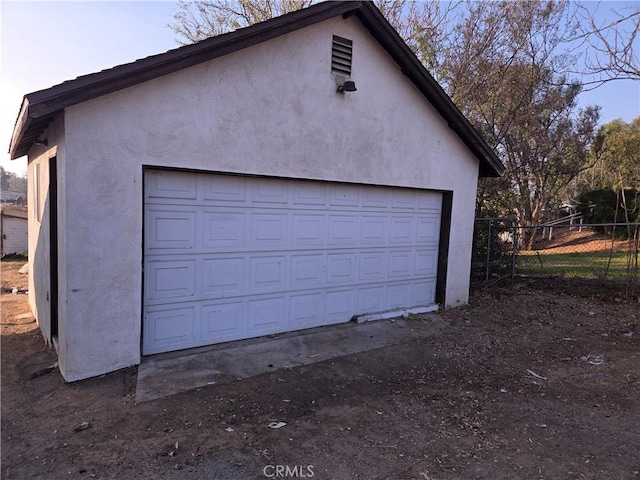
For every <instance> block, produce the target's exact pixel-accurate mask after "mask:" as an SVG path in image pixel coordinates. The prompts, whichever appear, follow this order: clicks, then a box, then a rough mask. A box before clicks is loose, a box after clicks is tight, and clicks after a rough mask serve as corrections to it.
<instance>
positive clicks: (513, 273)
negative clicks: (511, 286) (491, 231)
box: [511, 225, 519, 278]
mask: <svg viewBox="0 0 640 480" xmlns="http://www.w3.org/2000/svg"><path fill="white" fill-rule="evenodd" d="M518 246H519V239H518V226H517V225H514V226H513V253H512V255H511V278H515V276H516V263H517V260H518Z"/></svg>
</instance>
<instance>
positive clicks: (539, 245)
mask: <svg viewBox="0 0 640 480" xmlns="http://www.w3.org/2000/svg"><path fill="white" fill-rule="evenodd" d="M533 249H534V250H539V251H545V252H546V253H562V252H565V253H566V252H606V251H609V250H612V251H614V252H626V251H628V250H630V244H629V241H627V240H615V239H614V240H612V239H611V238H610V237H607V236H606V235H602V234H600V233H597V232H594V231H592V230H584V231H582V232H579V231H577V230H569V229H568V228H561V227H558V228H556V230H555V231H554V233H553V235H552V238H551V240H549V239H547V238H540V239H537V240H536V241H535V242H534V246H533Z"/></svg>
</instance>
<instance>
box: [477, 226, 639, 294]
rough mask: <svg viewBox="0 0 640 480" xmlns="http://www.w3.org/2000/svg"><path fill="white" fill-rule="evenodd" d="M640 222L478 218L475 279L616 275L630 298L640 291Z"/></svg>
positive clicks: (491, 281) (489, 280) (484, 281)
mask: <svg viewBox="0 0 640 480" xmlns="http://www.w3.org/2000/svg"><path fill="white" fill-rule="evenodd" d="M639 247H640V223H632V224H623V223H618V224H613V223H602V224H582V223H580V222H572V223H570V224H565V225H559V224H552V225H549V224H547V225H541V226H538V227H518V226H516V225H515V222H514V221H513V220H510V219H504V218H482V219H476V223H475V232H474V249H473V260H472V281H473V282H474V283H485V284H490V283H493V282H495V281H498V280H501V279H504V278H510V277H511V278H512V277H514V276H516V275H522V276H562V277H580V278H595V279H610V280H618V281H620V283H621V285H624V287H623V288H625V290H626V292H625V295H626V296H627V297H628V298H631V297H633V296H634V295H636V294H637V293H640V282H639V276H640V272H639V266H638V261H639V251H640V248H639Z"/></svg>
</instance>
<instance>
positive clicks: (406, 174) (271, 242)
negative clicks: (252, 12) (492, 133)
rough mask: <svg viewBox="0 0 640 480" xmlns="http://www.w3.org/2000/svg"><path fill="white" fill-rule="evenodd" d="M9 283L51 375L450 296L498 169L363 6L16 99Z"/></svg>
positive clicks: (464, 282)
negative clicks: (30, 320) (18, 164)
mask: <svg viewBox="0 0 640 480" xmlns="http://www.w3.org/2000/svg"><path fill="white" fill-rule="evenodd" d="M10 154H11V156H12V158H17V157H20V156H22V155H28V163H29V167H28V176H29V180H28V183H29V197H28V198H29V227H30V237H29V258H30V262H31V263H30V266H31V267H32V268H31V269H30V281H29V298H30V302H31V307H32V309H33V311H34V314H35V315H36V318H37V320H38V324H39V326H40V328H41V329H42V332H43V335H44V337H45V338H46V340H47V341H49V342H52V343H53V344H54V345H55V346H56V348H57V351H58V359H59V362H58V363H59V366H60V371H61V372H62V375H63V376H64V378H65V379H67V380H68V381H72V380H79V379H82V378H87V377H91V376H95V375H100V374H103V373H105V372H109V371H114V370H117V369H119V368H123V367H127V366H131V365H135V364H138V363H139V362H140V361H141V358H142V356H145V355H152V354H156V353H161V352H169V351H172V350H180V349H187V348H193V347H200V346H204V345H211V344H216V343H221V342H228V341H233V340H239V339H246V338H251V337H259V336H264V335H270V334H275V333H280V332H288V331H294V330H301V329H305V328H310V327H319V326H324V325H331V324H337V323H341V322H348V321H349V320H350V319H352V318H353V317H357V316H362V315H370V316H372V317H376V318H380V317H384V316H387V317H390V316H395V315H398V314H400V313H406V312H424V311H430V310H434V309H437V308H438V306H441V307H443V308H446V307H455V306H458V305H463V304H465V303H466V302H467V301H468V296H469V277H470V268H471V247H472V237H473V223H474V210H475V197H476V189H477V181H478V177H479V176H483V177H491V176H498V175H500V174H501V172H502V171H503V166H502V164H501V163H500V161H499V160H498V158H497V157H496V155H495V153H494V152H493V151H492V149H491V148H490V147H489V146H488V145H487V144H486V143H485V142H484V141H483V140H482V138H481V137H480V136H479V134H478V133H477V132H476V131H475V130H474V129H473V128H472V127H471V125H470V124H469V122H468V121H467V119H466V118H465V117H464V116H463V115H462V113H461V112H460V111H459V110H458V109H457V108H456V106H455V105H454V104H453V102H452V101H451V99H450V98H449V97H448V96H447V95H446V94H445V92H444V91H443V90H442V88H441V87H440V86H439V85H438V83H437V82H436V81H435V80H434V79H433V77H431V75H429V73H428V72H427V71H426V70H425V68H424V67H423V65H422V64H421V63H420V61H419V60H418V59H417V58H416V57H415V55H414V54H413V53H412V52H411V49H410V48H409V47H408V46H407V45H406V44H405V43H404V42H403V41H402V39H401V38H400V36H399V35H398V34H397V32H396V31H395V30H394V29H393V27H392V26H391V25H390V24H389V23H388V22H387V21H386V20H385V18H384V17H383V15H382V14H381V13H380V11H379V10H378V9H377V8H376V7H375V6H374V4H373V3H372V2H325V3H319V4H317V5H314V6H312V7H309V8H306V9H303V10H300V11H297V12H294V13H290V14H287V15H284V16H282V17H279V18H274V19H272V20H268V21H266V22H262V23H259V24H256V25H253V26H250V27H247V28H243V29H239V30H237V31H235V32H232V33H228V34H225V35H220V36H218V37H214V38H210V39H207V40H203V41H201V42H199V43H196V44H193V45H187V46H183V47H180V48H177V49H174V50H171V51H168V52H166V53H163V54H160V55H156V56H152V57H148V58H144V59H141V60H138V61H136V62H133V63H129V64H126V65H121V66H117V67H114V68H111V69H109V70H103V71H101V72H98V73H95V74H92V75H86V76H83V77H80V78H77V79H75V80H71V81H68V82H65V83H62V84H60V85H57V86H53V87H51V88H49V89H46V90H42V91H38V92H34V93H31V94H28V95H26V96H25V97H24V101H23V103H22V107H21V109H20V113H19V116H18V120H17V122H16V126H15V129H14V132H13V136H12V140H11V146H10Z"/></svg>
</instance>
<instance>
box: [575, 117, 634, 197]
mask: <svg viewBox="0 0 640 480" xmlns="http://www.w3.org/2000/svg"><path fill="white" fill-rule="evenodd" d="M590 161H591V163H592V167H591V168H590V169H589V170H587V171H585V173H584V175H582V176H581V178H580V182H581V187H582V189H583V190H596V189H601V188H609V189H612V190H620V189H621V188H626V189H638V188H640V117H638V118H636V119H635V120H633V121H632V122H631V123H627V122H625V121H624V120H621V119H617V120H613V121H611V122H609V123H607V124H606V125H603V126H602V127H601V128H600V129H599V130H598V133H597V135H596V138H595V141H594V142H593V147H592V149H591V152H590Z"/></svg>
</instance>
